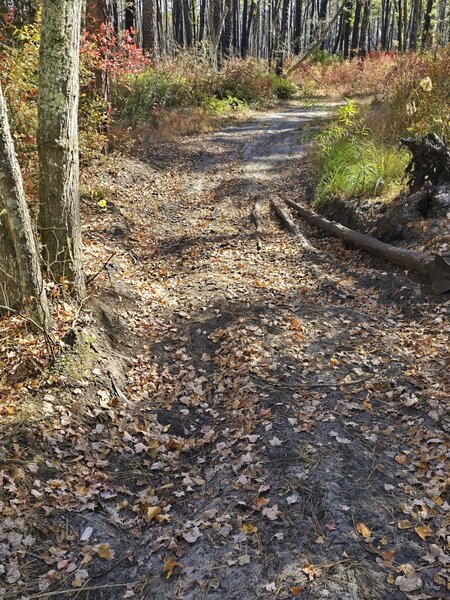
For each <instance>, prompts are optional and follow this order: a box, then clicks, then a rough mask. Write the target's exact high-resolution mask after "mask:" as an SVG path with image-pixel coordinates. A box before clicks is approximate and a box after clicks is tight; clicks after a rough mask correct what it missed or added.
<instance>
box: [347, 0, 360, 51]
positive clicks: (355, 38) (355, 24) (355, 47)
mask: <svg viewBox="0 0 450 600" xmlns="http://www.w3.org/2000/svg"><path fill="white" fill-rule="evenodd" d="M361 9H362V0H356V7H355V19H354V21H353V32H352V45H351V53H350V56H351V57H352V58H353V57H354V56H355V55H356V54H357V53H358V42H359V25H360V22H361Z"/></svg>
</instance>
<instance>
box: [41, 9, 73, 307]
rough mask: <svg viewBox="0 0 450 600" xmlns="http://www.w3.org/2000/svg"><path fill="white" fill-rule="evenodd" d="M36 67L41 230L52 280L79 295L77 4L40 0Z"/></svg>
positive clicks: (45, 257) (46, 261) (44, 251)
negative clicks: (40, 9)
mask: <svg viewBox="0 0 450 600" xmlns="http://www.w3.org/2000/svg"><path fill="white" fill-rule="evenodd" d="M42 7H43V10H42V33H41V46H40V67H39V97H38V151H39V163H40V174H39V175H40V176H39V201H40V211H39V229H40V233H41V237H42V243H43V254H44V261H45V264H46V267H47V269H48V270H49V272H50V273H51V274H52V275H53V277H54V279H55V280H56V281H61V280H63V281H68V282H69V284H70V288H71V292H72V294H73V295H74V296H75V297H76V298H80V297H82V296H83V292H84V277H83V268H82V249H81V224H80V199H79V181H78V179H79V166H78V118H77V111H78V97H79V82H78V68H79V56H78V55H79V44H80V13H81V2H80V0H43V3H42Z"/></svg>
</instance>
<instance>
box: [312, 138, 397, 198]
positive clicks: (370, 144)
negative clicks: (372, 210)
mask: <svg viewBox="0 0 450 600" xmlns="http://www.w3.org/2000/svg"><path fill="white" fill-rule="evenodd" d="M406 164H407V155H406V153H405V152H403V151H399V150H397V149H395V148H390V147H387V146H380V145H378V144H376V143H375V142H374V141H373V140H371V139H368V138H364V137H362V138H359V139H358V138H357V137H354V136H351V137H342V138H340V139H337V140H334V141H333V142H331V143H330V144H328V145H326V146H324V147H322V148H321V149H319V151H318V154H317V167H318V172H319V174H320V179H319V183H318V185H317V189H316V200H315V203H316V206H317V205H318V204H320V203H323V202H326V201H327V200H329V199H332V198H343V199H350V198H353V197H358V198H376V197H378V196H381V195H383V196H389V195H394V194H396V193H397V192H398V191H399V190H400V188H401V185H402V179H403V176H404V173H405V167H406Z"/></svg>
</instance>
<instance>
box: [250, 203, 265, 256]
mask: <svg viewBox="0 0 450 600" xmlns="http://www.w3.org/2000/svg"><path fill="white" fill-rule="evenodd" d="M261 206H262V200H257V201H256V202H255V206H254V208H253V211H252V217H253V221H254V223H255V225H256V247H257V248H258V250H261V246H262V240H261V236H262V232H263V222H262V214H261Z"/></svg>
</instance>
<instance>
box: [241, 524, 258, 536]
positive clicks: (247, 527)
mask: <svg viewBox="0 0 450 600" xmlns="http://www.w3.org/2000/svg"><path fill="white" fill-rule="evenodd" d="M241 529H242V533H245V534H249V533H256V532H257V531H258V528H257V527H255V525H252V524H251V523H244V524H243V525H242V528H241Z"/></svg>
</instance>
